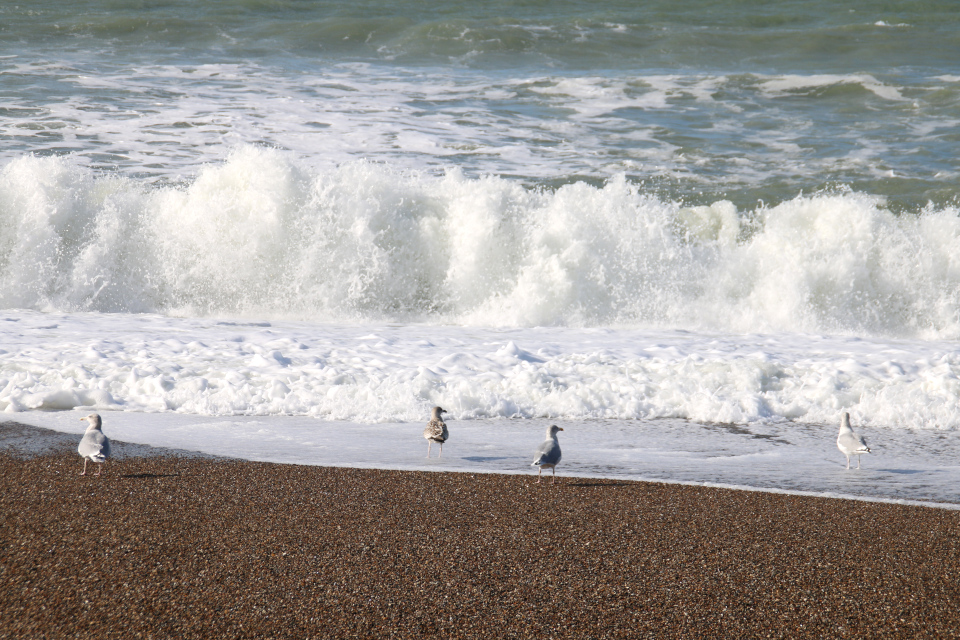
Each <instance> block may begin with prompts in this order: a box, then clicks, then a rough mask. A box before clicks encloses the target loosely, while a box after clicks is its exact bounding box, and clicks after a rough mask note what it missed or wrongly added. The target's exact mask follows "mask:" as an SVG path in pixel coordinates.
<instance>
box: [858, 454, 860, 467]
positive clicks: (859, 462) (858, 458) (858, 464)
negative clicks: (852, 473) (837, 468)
mask: <svg viewBox="0 0 960 640" xmlns="http://www.w3.org/2000/svg"><path fill="white" fill-rule="evenodd" d="M859 468H860V456H857V469H859Z"/></svg>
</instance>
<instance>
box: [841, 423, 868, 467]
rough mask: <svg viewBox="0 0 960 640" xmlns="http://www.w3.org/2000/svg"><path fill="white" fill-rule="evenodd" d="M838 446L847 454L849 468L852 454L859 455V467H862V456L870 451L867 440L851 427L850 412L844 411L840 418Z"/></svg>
mask: <svg viewBox="0 0 960 640" xmlns="http://www.w3.org/2000/svg"><path fill="white" fill-rule="evenodd" d="M837 448H838V449H840V451H842V452H843V455H845V456H847V469H849V468H850V456H857V469H859V468H860V456H861V455H862V454H864V453H870V447H868V446H867V441H866V440H864V439H863V436H862V435H860V434H859V433H854V431H853V428H851V427H850V414H849V413H844V414H843V419H842V420H840V435H838V436H837Z"/></svg>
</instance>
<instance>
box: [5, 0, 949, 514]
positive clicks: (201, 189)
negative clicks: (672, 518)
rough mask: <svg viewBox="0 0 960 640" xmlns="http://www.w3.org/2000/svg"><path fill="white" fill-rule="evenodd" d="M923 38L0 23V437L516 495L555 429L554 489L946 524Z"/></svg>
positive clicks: (930, 114) (632, 14)
mask: <svg viewBox="0 0 960 640" xmlns="http://www.w3.org/2000/svg"><path fill="white" fill-rule="evenodd" d="M958 23H960V13H958V12H957V9H956V4H955V3H951V2H942V1H937V2H931V3H926V4H925V5H924V7H923V10H922V11H920V10H914V9H913V8H910V7H900V8H899V10H897V11H893V10H891V9H890V8H877V7H876V6H874V4H873V3H866V2H852V3H847V4H846V5H844V6H843V7H842V8H838V7H837V6H836V5H835V3H827V2H805V3H802V6H801V5H796V4H791V3H780V4H778V5H769V6H764V7H755V6H747V5H744V4H743V3H735V2H719V3H718V2H710V3H706V2H693V3H686V4H684V5H683V6H682V7H681V6H680V5H677V4H676V3H650V4H649V6H644V7H641V8H638V7H637V6H635V4H633V3H620V2H615V1H611V2H599V3H598V2H589V3H587V2H582V1H580V0H566V1H564V2H557V3H552V4H551V5H550V6H549V7H546V6H541V5H537V6H536V7H527V6H518V5H516V3H500V2H493V3H487V4H485V5H477V4H475V3H473V4H467V3H459V2H457V1H456V0H453V1H450V2H445V3H443V5H437V6H429V3H428V4H427V5H422V4H421V3H405V2H402V1H398V2H393V1H389V2H381V3H377V4H376V6H367V5H365V4H364V3H362V2H361V3H358V2H350V3H342V2H331V3H323V4H322V5H316V6H313V5H311V6H306V5H303V4H302V3H289V2H276V3H272V4H271V5H270V7H265V6H260V5H256V4H250V3H247V2H243V1H240V0H226V1H225V2H223V3H216V4H210V3H202V4H197V3H189V2H181V1H180V0H175V1H174V2H170V3H165V4H163V5H150V6H140V5H125V6H122V7H121V6H116V5H114V4H107V3H102V2H100V1H99V0H81V1H80V2H77V3H71V4H70V5H63V4H62V3H55V2H50V1H47V0H40V1H38V2H36V3H32V4H31V6H29V7H26V6H22V7H21V6H19V5H9V6H3V7H0V95H2V96H3V104H2V105H0V140H2V141H3V142H4V144H3V145H2V148H0V409H2V410H3V411H4V412H5V413H6V414H7V415H8V417H9V419H11V420H16V421H20V422H24V423H27V424H32V425H36V426H41V427H45V428H50V429H55V430H59V431H65V432H69V433H74V434H77V435H78V438H79V434H80V433H81V430H82V429H81V427H82V425H83V423H81V422H80V421H79V418H80V417H82V416H84V415H86V414H88V413H90V412H91V411H96V412H99V413H101V414H102V415H103V416H104V430H105V432H106V433H107V434H108V435H109V436H110V437H112V438H114V439H117V440H126V441H128V442H136V443H143V444H151V445H155V446H161V447H172V448H180V449H187V450H192V451H201V452H204V453H209V454H214V455H225V456H232V457H239V458H245V459H251V460H266V461H273V462H280V463H297V464H317V465H320V464H322V465H348V466H366V467H382V468H396V469H433V470H444V471H467V472H471V473H473V472H478V473H479V472H498V473H530V474H531V475H533V473H534V470H532V469H531V468H530V467H529V463H530V461H531V460H532V454H533V451H534V450H535V449H536V447H537V445H538V444H539V442H540V440H541V439H542V437H543V433H544V431H545V429H546V428H547V427H548V426H549V425H550V424H554V423H556V424H558V425H560V426H562V427H563V428H564V431H563V432H561V440H560V441H561V445H562V447H563V451H564V459H563V462H562V463H561V465H560V467H559V469H558V470H559V473H560V475H579V476H594V477H616V478H632V479H655V480H660V481H667V482H696V483H702V484H719V485H723V486H735V487H740V488H753V489H762V490H773V491H799V492H807V493H814V494H818V495H840V496H848V497H850V496H853V497H860V498H870V499H884V500H900V501H921V502H924V503H927V504H929V503H938V504H958V503H960V497H958V495H957V491H956V489H955V487H956V486H958V480H960V465H958V464H957V462H956V461H957V454H958V453H960V410H958V407H960V379H958V374H960V349H958V346H957V345H958V342H957V341H958V340H960V215H958V214H960V210H958V202H960V200H958V198H960V195H958V194H960V190H958V189H957V177H958V176H960V165H958V162H957V160H956V153H955V147H956V136H955V131H956V124H957V122H960V66H958V63H957V61H958V60H960V56H958V55H957V49H956V36H955V34H956V29H957V25H958ZM435 405H440V406H442V407H443V408H445V409H446V410H447V411H448V412H449V413H448V414H447V415H448V417H449V421H448V422H449V425H450V431H451V439H450V441H449V442H448V443H447V445H446V446H445V447H444V457H443V458H442V460H441V461H435V460H430V461H427V460H426V442H425V441H424V440H423V438H422V436H421V435H420V434H421V432H422V428H423V425H424V423H425V422H426V420H427V418H428V416H429V412H430V408H431V407H433V406H435ZM844 411H848V412H850V414H851V417H852V421H853V424H854V427H855V429H857V430H859V431H860V432H862V433H863V434H864V435H865V436H866V438H867V441H868V443H869V444H870V446H871V448H872V453H871V454H869V455H867V456H865V457H864V460H863V469H861V470H859V471H856V470H850V471H848V470H846V469H845V468H844V467H845V462H846V461H845V459H844V457H843V455H842V454H841V453H840V452H839V451H838V450H837V448H836V443H835V441H836V434H837V430H838V428H839V420H840V416H841V414H842V413H843V412H844Z"/></svg>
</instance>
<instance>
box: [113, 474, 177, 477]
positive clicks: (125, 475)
mask: <svg viewBox="0 0 960 640" xmlns="http://www.w3.org/2000/svg"><path fill="white" fill-rule="evenodd" d="M120 477H121V478H179V477H180V474H179V473H127V474H124V475H122V476H120Z"/></svg>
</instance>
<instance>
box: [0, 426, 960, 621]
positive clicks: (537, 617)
mask: <svg viewBox="0 0 960 640" xmlns="http://www.w3.org/2000/svg"><path fill="white" fill-rule="evenodd" d="M31 429H32V428H31V427H22V426H21V425H12V424H10V423H6V424H4V425H0V451H2V453H0V468H2V469H0V470H2V476H0V477H2V483H3V487H2V490H0V502H2V506H0V513H2V523H0V560H2V562H0V638H66V637H70V638H199V637H203V638H345V637H356V638H371V637H406V638H413V637H442V638H551V637H552V638H648V637H649V638H673V637H681V638H694V637H697V638H703V637H730V638H734V637H784V638H805V637H810V638H814V637H816V638H822V637H870V638H887V637H889V638H894V637H897V638H902V637H938V638H948V637H957V636H960V613H958V611H960V587H958V584H960V512H957V511H947V510H941V509H934V508H925V507H916V506H903V505H893V504H882V503H870V502H860V501H847V500H837V499H828V498H813V497H807V496H790V495H778V494H765V493H756V492H747V491H734V490H727V489H716V488H703V487H690V486H679V485H665V484H658V483H642V482H622V481H603V480H586V479H580V478H558V483H557V484H556V485H551V484H549V483H545V484H540V485H538V484H536V482H535V477H534V475H533V472H531V475H530V476H503V475H480V474H453V473H427V472H400V471H378V470H358V469H346V468H334V467H307V466H296V465H279V464H266V463H255V462H244V461H236V460H226V459H213V458H204V457H187V455H188V454H186V453H185V452H177V451H170V450H164V451H150V450H149V448H148V447H145V448H140V449H137V448H135V447H131V448H129V449H126V452H127V453H126V454H124V453H123V451H124V450H125V449H124V446H123V444H122V443H119V446H118V447H117V449H118V451H120V452H121V455H120V456H118V458H120V459H118V460H115V461H111V462H108V463H107V465H106V469H105V475H104V476H102V477H99V478H98V477H94V476H91V475H87V476H85V477H80V476H79V475H78V474H79V473H80V470H81V467H82V462H81V460H80V457H79V456H78V455H77V454H76V452H75V448H76V442H79V436H70V435H63V434H53V435H50V434H52V432H46V431H44V430H33V431H31ZM17 434H19V435H17ZM46 437H49V438H52V439H53V440H50V441H45V440H44V438H46ZM44 442H46V444H43V443H44ZM29 443H33V445H32V446H30V445H29ZM41 445H42V446H41ZM134 454H136V455H134Z"/></svg>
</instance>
